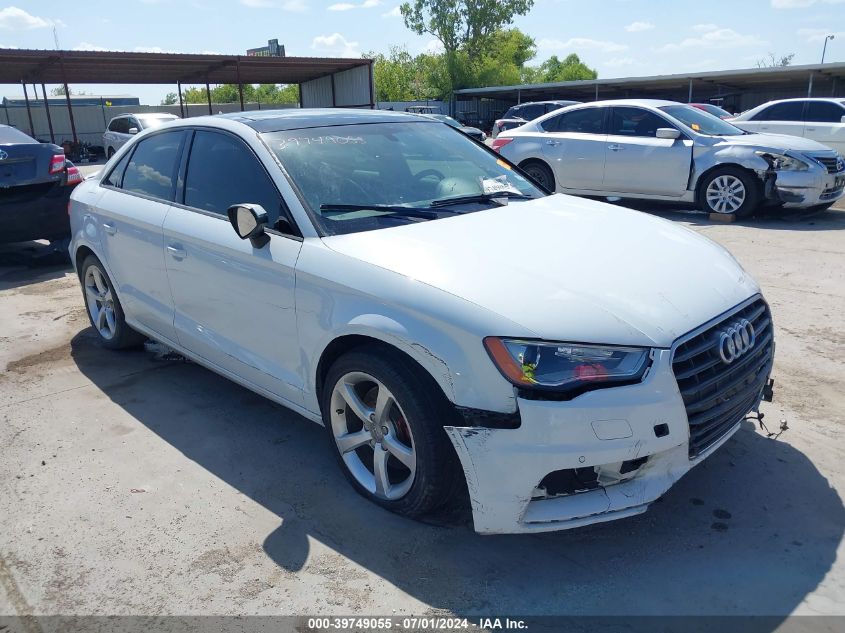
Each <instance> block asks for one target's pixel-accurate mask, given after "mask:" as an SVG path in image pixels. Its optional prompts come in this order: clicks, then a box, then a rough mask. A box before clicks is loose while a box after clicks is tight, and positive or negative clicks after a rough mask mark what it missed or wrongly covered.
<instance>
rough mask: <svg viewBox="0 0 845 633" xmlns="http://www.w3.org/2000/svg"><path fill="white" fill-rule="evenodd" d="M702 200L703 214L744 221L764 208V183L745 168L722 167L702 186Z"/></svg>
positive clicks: (700, 199)
mask: <svg viewBox="0 0 845 633" xmlns="http://www.w3.org/2000/svg"><path fill="white" fill-rule="evenodd" d="M698 198H699V206H700V207H701V210H702V211H706V212H707V213H717V214H719V215H735V216H736V217H738V218H744V217H748V216H749V215H751V214H752V213H753V212H754V211H755V210H756V209H757V207H758V206H759V205H760V183H759V182H757V181H756V180H755V179H754V177H753V176H752V175H751V174H749V173H748V172H746V171H745V170H743V169H740V168H738V167H720V168H718V169H714V170H713V171H712V172H710V173H709V174H708V175H707V177H706V178H705V180H704V181H703V182H702V183H701V186H700V187H699V196H698Z"/></svg>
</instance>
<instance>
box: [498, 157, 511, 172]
mask: <svg viewBox="0 0 845 633" xmlns="http://www.w3.org/2000/svg"><path fill="white" fill-rule="evenodd" d="M496 164H497V165H498V166H499V167H504V168H505V169H507V170H510V168H511V166H510V165H508V164H507V163H506V162H505V161H503V160H502V159H501V158H498V159H496Z"/></svg>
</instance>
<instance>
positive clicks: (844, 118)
mask: <svg viewBox="0 0 845 633" xmlns="http://www.w3.org/2000/svg"><path fill="white" fill-rule="evenodd" d="M839 120H840V121H841V122H842V123H845V114H843V115H842V118H841V119H839Z"/></svg>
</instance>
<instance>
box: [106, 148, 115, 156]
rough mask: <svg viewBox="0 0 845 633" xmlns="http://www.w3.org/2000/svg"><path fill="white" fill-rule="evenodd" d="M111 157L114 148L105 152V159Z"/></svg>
mask: <svg viewBox="0 0 845 633" xmlns="http://www.w3.org/2000/svg"><path fill="white" fill-rule="evenodd" d="M112 156H114V148H113V147H109V149H108V150H107V151H106V158H107V159H111V157H112Z"/></svg>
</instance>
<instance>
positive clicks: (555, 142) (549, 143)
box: [546, 141, 560, 145]
mask: <svg viewBox="0 0 845 633" xmlns="http://www.w3.org/2000/svg"><path fill="white" fill-rule="evenodd" d="M546 145H560V141H546Z"/></svg>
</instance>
